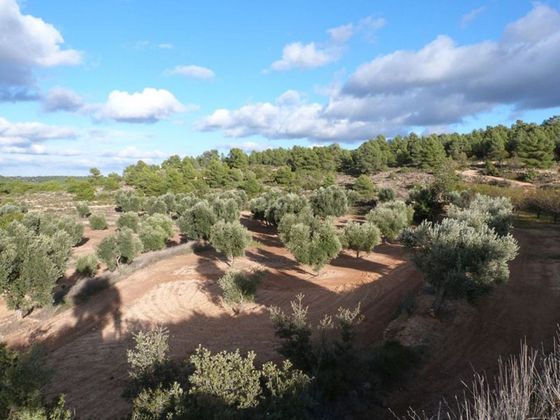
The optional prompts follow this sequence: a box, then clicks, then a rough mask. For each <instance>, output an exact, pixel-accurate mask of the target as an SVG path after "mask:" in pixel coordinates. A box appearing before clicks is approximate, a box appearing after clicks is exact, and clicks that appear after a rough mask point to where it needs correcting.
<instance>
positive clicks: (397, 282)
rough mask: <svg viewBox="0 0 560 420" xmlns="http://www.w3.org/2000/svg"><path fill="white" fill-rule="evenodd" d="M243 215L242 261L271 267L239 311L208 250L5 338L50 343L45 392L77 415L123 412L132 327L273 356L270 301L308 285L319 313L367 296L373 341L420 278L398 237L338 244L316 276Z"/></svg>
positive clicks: (239, 264)
mask: <svg viewBox="0 0 560 420" xmlns="http://www.w3.org/2000/svg"><path fill="white" fill-rule="evenodd" d="M244 223H246V224H247V225H248V226H249V227H250V229H251V230H252V231H253V232H254V236H255V239H256V240H257V241H259V242H260V243H261V245H260V246H259V247H258V248H254V249H250V250H249V251H248V252H247V256H246V257H245V258H242V259H239V260H238V261H236V262H235V267H236V268H240V269H262V270H266V275H265V278H264V280H263V283H262V284H261V286H260V288H259V290H258V293H257V298H256V303H255V304H252V305H250V306H248V307H247V308H245V309H244V310H243V312H242V313H241V314H240V315H237V316H235V315H234V314H233V313H232V312H231V310H229V309H226V308H224V307H223V306H222V305H221V304H220V299H219V290H218V287H217V285H216V280H217V279H218V278H219V277H220V276H221V275H222V274H223V273H224V271H225V270H226V269H228V267H227V266H226V264H225V263H224V262H222V261H221V260H220V258H219V256H218V255H216V254H215V253H214V252H212V251H210V250H208V251H203V252H199V253H196V254H190V255H179V256H174V257H170V258H168V259H165V260H162V261H159V262H156V263H154V264H153V265H152V266H150V267H149V268H147V269H143V270H140V271H138V272H135V273H133V274H132V275H130V276H129V277H128V278H126V279H123V280H122V281H120V282H118V283H117V284H116V285H115V286H113V287H111V288H109V289H107V290H105V291H103V292H101V293H99V294H97V295H94V296H92V298H91V299H90V300H89V301H88V302H86V303H84V304H81V305H78V306H76V307H74V308H73V309H71V310H68V311H65V312H63V313H61V314H58V315H56V316H54V317H53V318H51V319H48V320H46V321H41V320H35V321H26V324H25V325H26V329H25V331H26V332H25V333H22V332H21V331H22V329H19V330H18V331H15V332H14V333H12V334H10V335H8V336H7V337H6V340H7V341H8V342H9V343H10V344H11V345H25V344H26V343H29V342H44V343H46V344H47V346H48V349H49V357H48V359H49V365H50V367H51V368H53V371H54V375H55V376H54V378H53V380H52V384H51V386H49V388H48V392H49V394H50V395H55V394H57V393H65V394H66V398H67V402H68V404H69V406H70V407H73V408H75V409H76V413H77V414H78V415H79V416H80V418H96V419H100V418H117V417H119V416H121V415H124V414H126V413H127V410H129V407H128V404H127V403H126V402H125V401H124V400H123V399H122V398H121V397H120V395H121V393H122V390H123V387H124V385H125V379H126V375H127V373H126V369H127V368H126V349H127V348H128V347H130V346H131V336H130V334H131V332H132V331H134V330H137V329H139V328H146V327H149V326H153V325H156V324H161V325H165V326H166V327H168V328H169V329H170V332H171V340H170V347H171V352H172V355H173V356H174V357H177V358H184V357H185V356H186V355H188V353H189V352H191V351H193V349H195V348H196V347H197V346H198V345H199V344H202V345H204V346H206V347H208V348H210V349H212V350H221V349H228V350H233V349H236V348H240V349H241V350H242V351H248V350H255V351H256V353H257V355H258V358H259V360H266V359H275V358H277V357H278V356H277V354H276V353H275V351H274V348H275V346H276V339H275V337H274V334H273V330H272V326H271V323H270V320H269V317H268V312H267V307H268V306H270V305H277V306H281V307H284V308H288V306H289V302H290V300H293V298H294V297H295V295H297V294H298V293H303V294H305V300H304V302H305V303H306V304H307V305H309V307H310V308H309V315H310V319H311V320H312V321H313V322H317V321H318V320H319V318H320V317H322V314H324V313H326V312H328V313H333V312H336V310H337V309H338V308H339V307H340V306H346V307H355V305H357V304H358V303H360V304H361V308H362V312H363V313H364V315H365V317H366V320H365V322H364V323H363V324H362V325H361V327H360V330H361V335H360V338H361V340H362V342H363V343H364V344H365V345H369V344H371V343H373V342H375V341H376V340H378V339H379V337H380V335H381V333H382V331H383V329H384V328H385V326H386V325H387V323H388V322H389V320H390V319H391V318H392V317H393V315H394V314H395V311H396V309H397V308H398V305H399V303H400V302H401V301H402V299H403V298H404V296H405V295H406V294H408V293H410V292H411V291H412V290H414V289H415V288H416V287H417V286H418V285H419V283H420V277H419V275H418V274H417V272H416V271H415V269H414V268H413V267H412V265H411V264H410V263H408V262H407V261H406V260H405V258H404V250H403V248H402V247H400V246H398V245H381V246H379V247H378V248H376V252H375V253H373V254H371V255H370V256H367V257H365V258H363V259H360V260H357V259H355V258H354V257H353V256H350V255H346V254H341V255H340V256H339V257H338V258H337V259H336V260H334V261H333V262H332V264H331V265H329V266H327V267H325V268H324V269H323V271H322V272H321V273H320V274H319V275H318V276H314V275H313V274H312V273H309V272H308V271H306V270H305V269H303V268H301V267H300V266H299V265H298V264H297V263H295V261H294V260H293V258H292V257H291V256H290V255H289V254H288V253H287V251H286V250H285V249H284V248H283V247H281V244H280V242H279V241H278V239H277V238H276V236H275V235H273V234H272V231H271V229H269V228H264V227H262V226H261V225H260V224H258V223H256V222H253V221H249V220H247V219H245V220H244ZM4 314H5V313H4ZM0 315H2V314H0Z"/></svg>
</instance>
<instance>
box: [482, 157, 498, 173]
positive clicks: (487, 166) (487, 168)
mask: <svg viewBox="0 0 560 420" xmlns="http://www.w3.org/2000/svg"><path fill="white" fill-rule="evenodd" d="M484 174H485V175H490V176H500V171H499V170H498V168H496V165H494V164H493V163H492V162H491V161H489V160H487V161H486V162H484Z"/></svg>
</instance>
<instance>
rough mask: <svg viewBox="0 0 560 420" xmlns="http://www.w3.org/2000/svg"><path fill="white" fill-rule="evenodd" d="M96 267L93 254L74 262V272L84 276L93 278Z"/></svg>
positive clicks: (96, 263) (96, 262)
mask: <svg viewBox="0 0 560 420" xmlns="http://www.w3.org/2000/svg"><path fill="white" fill-rule="evenodd" d="M97 265H98V261H97V257H96V256H95V254H89V255H82V256H80V257H78V260H77V261H76V271H77V272H78V273H80V274H84V275H86V276H95V274H96V273H97Z"/></svg>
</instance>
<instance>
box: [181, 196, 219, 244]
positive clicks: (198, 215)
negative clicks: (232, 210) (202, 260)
mask: <svg viewBox="0 0 560 420" xmlns="http://www.w3.org/2000/svg"><path fill="white" fill-rule="evenodd" d="M215 223H216V215H215V214H214V211H213V210H212V208H211V207H210V205H209V204H208V203H207V202H206V201H200V202H198V203H197V204H195V205H193V206H192V207H191V208H189V209H188V210H186V211H185V212H184V213H183V214H182V215H181V217H179V219H178V220H177V226H178V227H179V230H180V231H181V233H182V234H183V235H185V236H186V237H187V238H188V239H192V240H197V241H200V240H208V239H209V238H210V230H211V229H212V226H214V224H215Z"/></svg>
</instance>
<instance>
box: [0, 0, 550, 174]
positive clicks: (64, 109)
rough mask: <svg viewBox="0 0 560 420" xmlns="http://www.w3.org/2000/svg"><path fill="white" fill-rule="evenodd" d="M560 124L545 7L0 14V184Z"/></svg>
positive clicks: (36, 7)
mask: <svg viewBox="0 0 560 420" xmlns="http://www.w3.org/2000/svg"><path fill="white" fill-rule="evenodd" d="M555 114H560V0H550V1H541V2H530V1H525V0H509V1H506V0H479V1H445V2H443V1H437V0H433V1H428V0H425V1H417V0H408V1H404V0H403V1H399V2H396V1H393V0H385V1H381V0H380V1H375V2H374V1H368V0H346V1H344V2H342V1H335V0H332V1H330V0H316V1H311V0H309V1H305V2H303V1H298V0H287V1H279V2H269V1H261V2H257V1H249V0H246V1H241V0H240V1H229V0H228V1H226V0H224V1H209V0H206V1H198V0H192V1H179V0H161V1H157V2H156V1H150V0H95V1H85V0H56V1H55V0H52V1H51V0H49V1H45V0H0V174H2V175H54V174H77V175H79V174H86V173H87V170H88V168H90V167H92V166H97V167H99V168H101V169H102V170H103V171H104V172H108V171H115V170H116V171H120V170H121V169H122V168H123V167H124V166H126V165H128V164H130V163H133V162H135V161H136V160H138V159H143V160H145V161H148V162H159V161H161V160H162V159H163V158H164V157H167V156H169V155H171V154H179V155H187V154H188V155H197V154H200V153H202V152H203V151H205V150H208V149H212V148H217V149H219V150H221V151H227V150H228V149H229V148H230V147H241V148H243V149H245V150H247V151H249V150H260V149H263V148H266V147H279V146H292V145H294V144H302V145H312V144H329V143H332V142H339V143H341V144H342V145H343V146H344V147H356V145H357V144H359V142H360V141H363V140H365V139H367V138H371V137H374V136H376V135H378V134H385V135H387V136H393V135H395V134H403V133H408V132H410V131H415V132H417V133H420V134H421V133H431V132H445V131H461V132H464V131H469V130H471V129H472V128H479V127H484V126H486V125H489V124H499V123H502V124H510V123H512V122H513V121H515V120H516V119H519V118H521V119H525V120H527V121H535V122H541V121H542V120H543V119H545V118H548V117H549V116H552V115H555Z"/></svg>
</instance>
